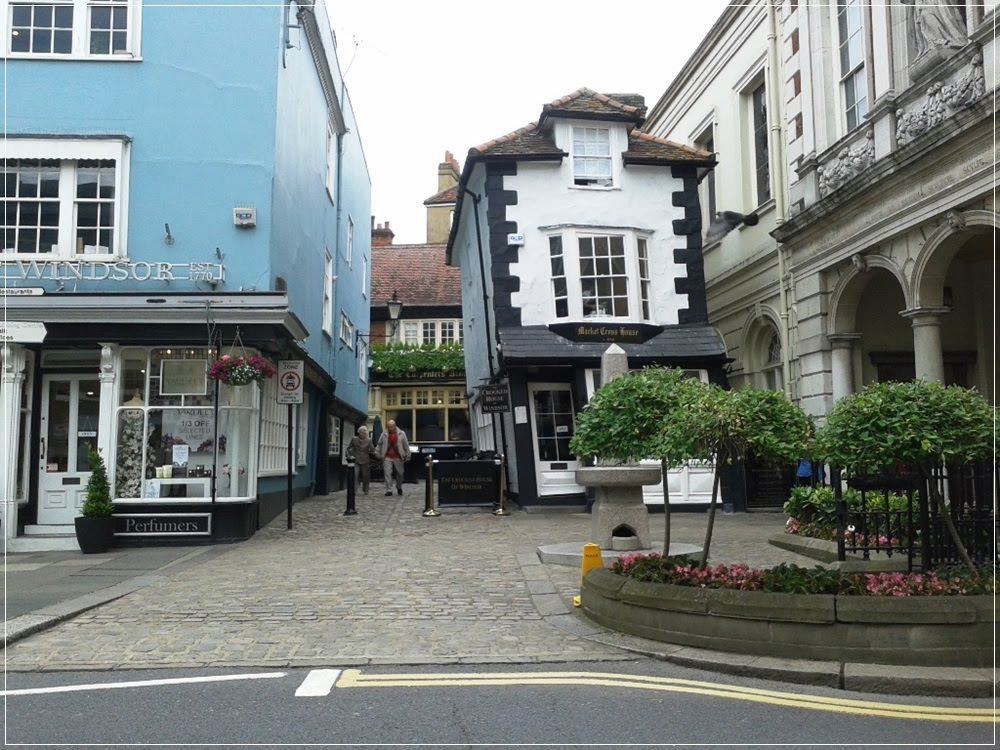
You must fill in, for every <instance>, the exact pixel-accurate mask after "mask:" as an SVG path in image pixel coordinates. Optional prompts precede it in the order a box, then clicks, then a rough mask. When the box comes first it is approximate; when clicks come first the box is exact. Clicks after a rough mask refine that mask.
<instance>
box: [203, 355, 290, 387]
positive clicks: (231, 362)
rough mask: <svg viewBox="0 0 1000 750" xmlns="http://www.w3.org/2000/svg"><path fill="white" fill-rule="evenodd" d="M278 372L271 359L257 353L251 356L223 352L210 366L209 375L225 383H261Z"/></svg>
mask: <svg viewBox="0 0 1000 750" xmlns="http://www.w3.org/2000/svg"><path fill="white" fill-rule="evenodd" d="M277 373H278V368H276V367H275V366H274V363H273V362H271V360H269V359H267V357H261V356H260V355H257V354H255V355H253V356H251V357H244V356H239V357H233V356H231V355H229V354H223V355H222V356H221V357H219V358H218V359H217V360H215V361H214V362H213V363H212V364H211V365H209V368H208V377H210V378H212V380H218V381H219V382H220V383H223V384H225V385H246V384H247V383H259V382H260V381H262V380H265V379H266V378H271V377H274V376H275V375H276V374H277Z"/></svg>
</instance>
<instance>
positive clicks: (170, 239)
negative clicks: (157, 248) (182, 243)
mask: <svg viewBox="0 0 1000 750" xmlns="http://www.w3.org/2000/svg"><path fill="white" fill-rule="evenodd" d="M163 230H164V232H166V234H164V235H163V244H164V245H173V244H174V236H173V235H172V234H170V225H169V224H167V223H164V224H163Z"/></svg>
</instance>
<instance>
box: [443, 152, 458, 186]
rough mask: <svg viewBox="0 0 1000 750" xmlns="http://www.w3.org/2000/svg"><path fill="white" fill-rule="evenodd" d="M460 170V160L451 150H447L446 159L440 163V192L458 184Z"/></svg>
mask: <svg viewBox="0 0 1000 750" xmlns="http://www.w3.org/2000/svg"><path fill="white" fill-rule="evenodd" d="M459 172H460V170H459V168H458V160H457V159H456V158H455V157H454V156H452V154H451V151H445V152H444V161H443V162H441V163H440V164H438V192H439V193H440V192H441V191H443V190H447V189H448V188H450V187H454V186H455V185H457V184H458V177H459Z"/></svg>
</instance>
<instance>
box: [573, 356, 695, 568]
mask: <svg viewBox="0 0 1000 750" xmlns="http://www.w3.org/2000/svg"><path fill="white" fill-rule="evenodd" d="M705 388H706V386H705V385H704V384H702V382H701V381H700V380H698V379H697V378H692V377H690V376H687V375H685V374H684V373H683V372H682V371H681V370H678V369H676V368H665V367H647V368H645V369H643V370H639V371H638V372H631V373H628V374H627V375H623V376H621V377H618V378H615V379H614V380H612V381H611V382H609V383H606V384H604V385H603V386H602V387H601V388H599V389H598V390H597V392H595V393H594V395H593V397H592V398H591V399H590V402H589V403H588V404H587V406H586V407H585V408H584V409H583V411H582V412H580V414H579V415H577V422H576V434H575V435H574V436H573V439H572V440H571V441H570V450H571V451H572V452H573V454H574V455H576V456H578V457H580V458H591V457H594V458H600V459H605V460H608V459H610V460H614V461H621V462H623V463H628V462H634V461H638V460H640V459H643V458H658V459H660V470H661V473H662V476H663V515H664V534H663V550H664V554H669V550H670V497H669V493H668V491H667V471H668V469H669V468H670V467H671V466H677V465H679V464H680V463H681V462H682V461H684V460H685V459H686V458H691V457H692V454H693V452H694V451H695V445H694V444H693V443H690V444H686V443H685V442H684V441H683V440H681V439H679V437H680V436H673V437H672V438H671V439H668V440H665V439H664V427H665V425H669V424H670V423H672V422H673V421H674V420H675V419H676V418H677V414H678V413H679V412H680V411H681V410H683V409H686V408H689V407H690V405H691V404H693V403H694V402H695V401H697V400H698V398H699V397H700V396H701V393H702V392H703V391H704V390H705Z"/></svg>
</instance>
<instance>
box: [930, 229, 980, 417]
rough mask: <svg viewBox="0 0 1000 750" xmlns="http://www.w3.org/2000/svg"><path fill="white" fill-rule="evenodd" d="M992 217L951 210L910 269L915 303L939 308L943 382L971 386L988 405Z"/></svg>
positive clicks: (932, 308) (931, 308) (933, 308)
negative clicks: (912, 272)
mask: <svg viewBox="0 0 1000 750" xmlns="http://www.w3.org/2000/svg"><path fill="white" fill-rule="evenodd" d="M995 221H996V215H995V214H993V213H992V212H985V211H969V212H966V213H958V212H952V214H950V215H949V221H948V222H946V223H944V224H942V225H941V226H940V227H939V229H938V230H937V231H936V232H934V233H932V234H931V235H930V236H929V237H928V238H927V242H926V243H925V245H924V248H923V251H922V253H921V256H920V257H919V258H918V260H917V263H916V266H915V269H914V297H915V300H916V304H917V306H918V307H919V308H921V309H929V310H938V311H939V315H938V319H939V325H940V338H941V358H942V365H943V370H942V372H943V376H944V382H945V383H946V384H957V385H962V386H966V387H975V388H976V389H978V390H979V392H980V393H982V394H983V395H984V396H985V397H986V398H987V400H989V401H990V402H991V403H993V404H996V389H995V384H994V378H993V357H994V353H995V346H996V344H995V338H996V331H997V317H996V307H995V305H994V299H993V294H994V289H995V288H996V281H997V269H996V259H995V257H994V253H993V247H994V244H995V234H996V228H995V225H994V222H995Z"/></svg>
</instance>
